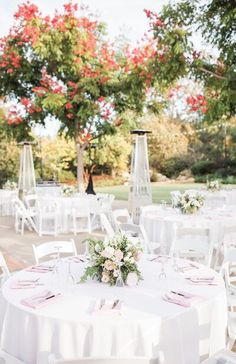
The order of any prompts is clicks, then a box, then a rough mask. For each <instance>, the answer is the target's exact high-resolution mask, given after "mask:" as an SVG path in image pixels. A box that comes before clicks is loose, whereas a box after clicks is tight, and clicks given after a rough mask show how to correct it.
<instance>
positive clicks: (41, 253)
mask: <svg viewBox="0 0 236 364" xmlns="http://www.w3.org/2000/svg"><path fill="white" fill-rule="evenodd" d="M32 247H33V255H34V260H35V263H36V264H38V263H39V259H41V258H43V257H46V256H49V255H52V254H55V253H60V254H61V253H62V254H70V255H77V250H76V246H75V242H74V240H73V239H70V240H68V241H48V242H46V243H43V244H40V245H38V246H36V245H35V244H33V245H32Z"/></svg>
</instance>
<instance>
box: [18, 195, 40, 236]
mask: <svg viewBox="0 0 236 364" xmlns="http://www.w3.org/2000/svg"><path fill="white" fill-rule="evenodd" d="M13 206H14V210H15V230H16V232H18V231H19V230H21V234H22V235H23V234H24V225H25V224H26V225H27V226H28V227H29V228H30V229H33V230H34V231H36V232H37V228H36V225H35V222H34V220H33V218H32V212H31V211H30V210H29V209H27V208H26V207H25V205H24V204H23V202H22V201H21V200H20V199H19V198H18V197H17V198H15V199H14V200H13ZM20 225H21V227H20Z"/></svg>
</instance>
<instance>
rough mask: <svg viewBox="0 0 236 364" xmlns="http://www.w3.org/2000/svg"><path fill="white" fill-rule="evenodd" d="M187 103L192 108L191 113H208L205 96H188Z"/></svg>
mask: <svg viewBox="0 0 236 364" xmlns="http://www.w3.org/2000/svg"><path fill="white" fill-rule="evenodd" d="M186 102H187V104H188V105H189V106H190V111H191V112H196V111H200V112H202V113H206V112H207V101H206V99H205V97H204V96H203V95H196V96H188V97H187V98H186Z"/></svg>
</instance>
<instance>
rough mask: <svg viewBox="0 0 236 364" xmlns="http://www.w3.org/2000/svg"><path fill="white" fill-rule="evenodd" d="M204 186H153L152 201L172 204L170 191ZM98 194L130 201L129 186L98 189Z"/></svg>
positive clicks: (198, 184) (155, 184)
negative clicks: (108, 194)
mask: <svg viewBox="0 0 236 364" xmlns="http://www.w3.org/2000/svg"><path fill="white" fill-rule="evenodd" d="M203 186H204V184H201V183H166V184H158V183H153V184H152V199H153V202H155V203H158V202H161V200H165V201H166V202H170V191H174V190H178V191H185V190H187V189H195V188H201V187H203ZM95 191H96V192H100V193H112V194H114V195H115V198H116V199H117V200H128V193H129V187H128V186H110V187H96V188H95Z"/></svg>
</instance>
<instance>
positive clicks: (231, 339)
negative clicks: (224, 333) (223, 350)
mask: <svg viewBox="0 0 236 364" xmlns="http://www.w3.org/2000/svg"><path fill="white" fill-rule="evenodd" d="M234 342H235V339H234V338H232V337H229V339H228V342H227V348H228V349H229V350H231V349H232V347H233V345H234Z"/></svg>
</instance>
